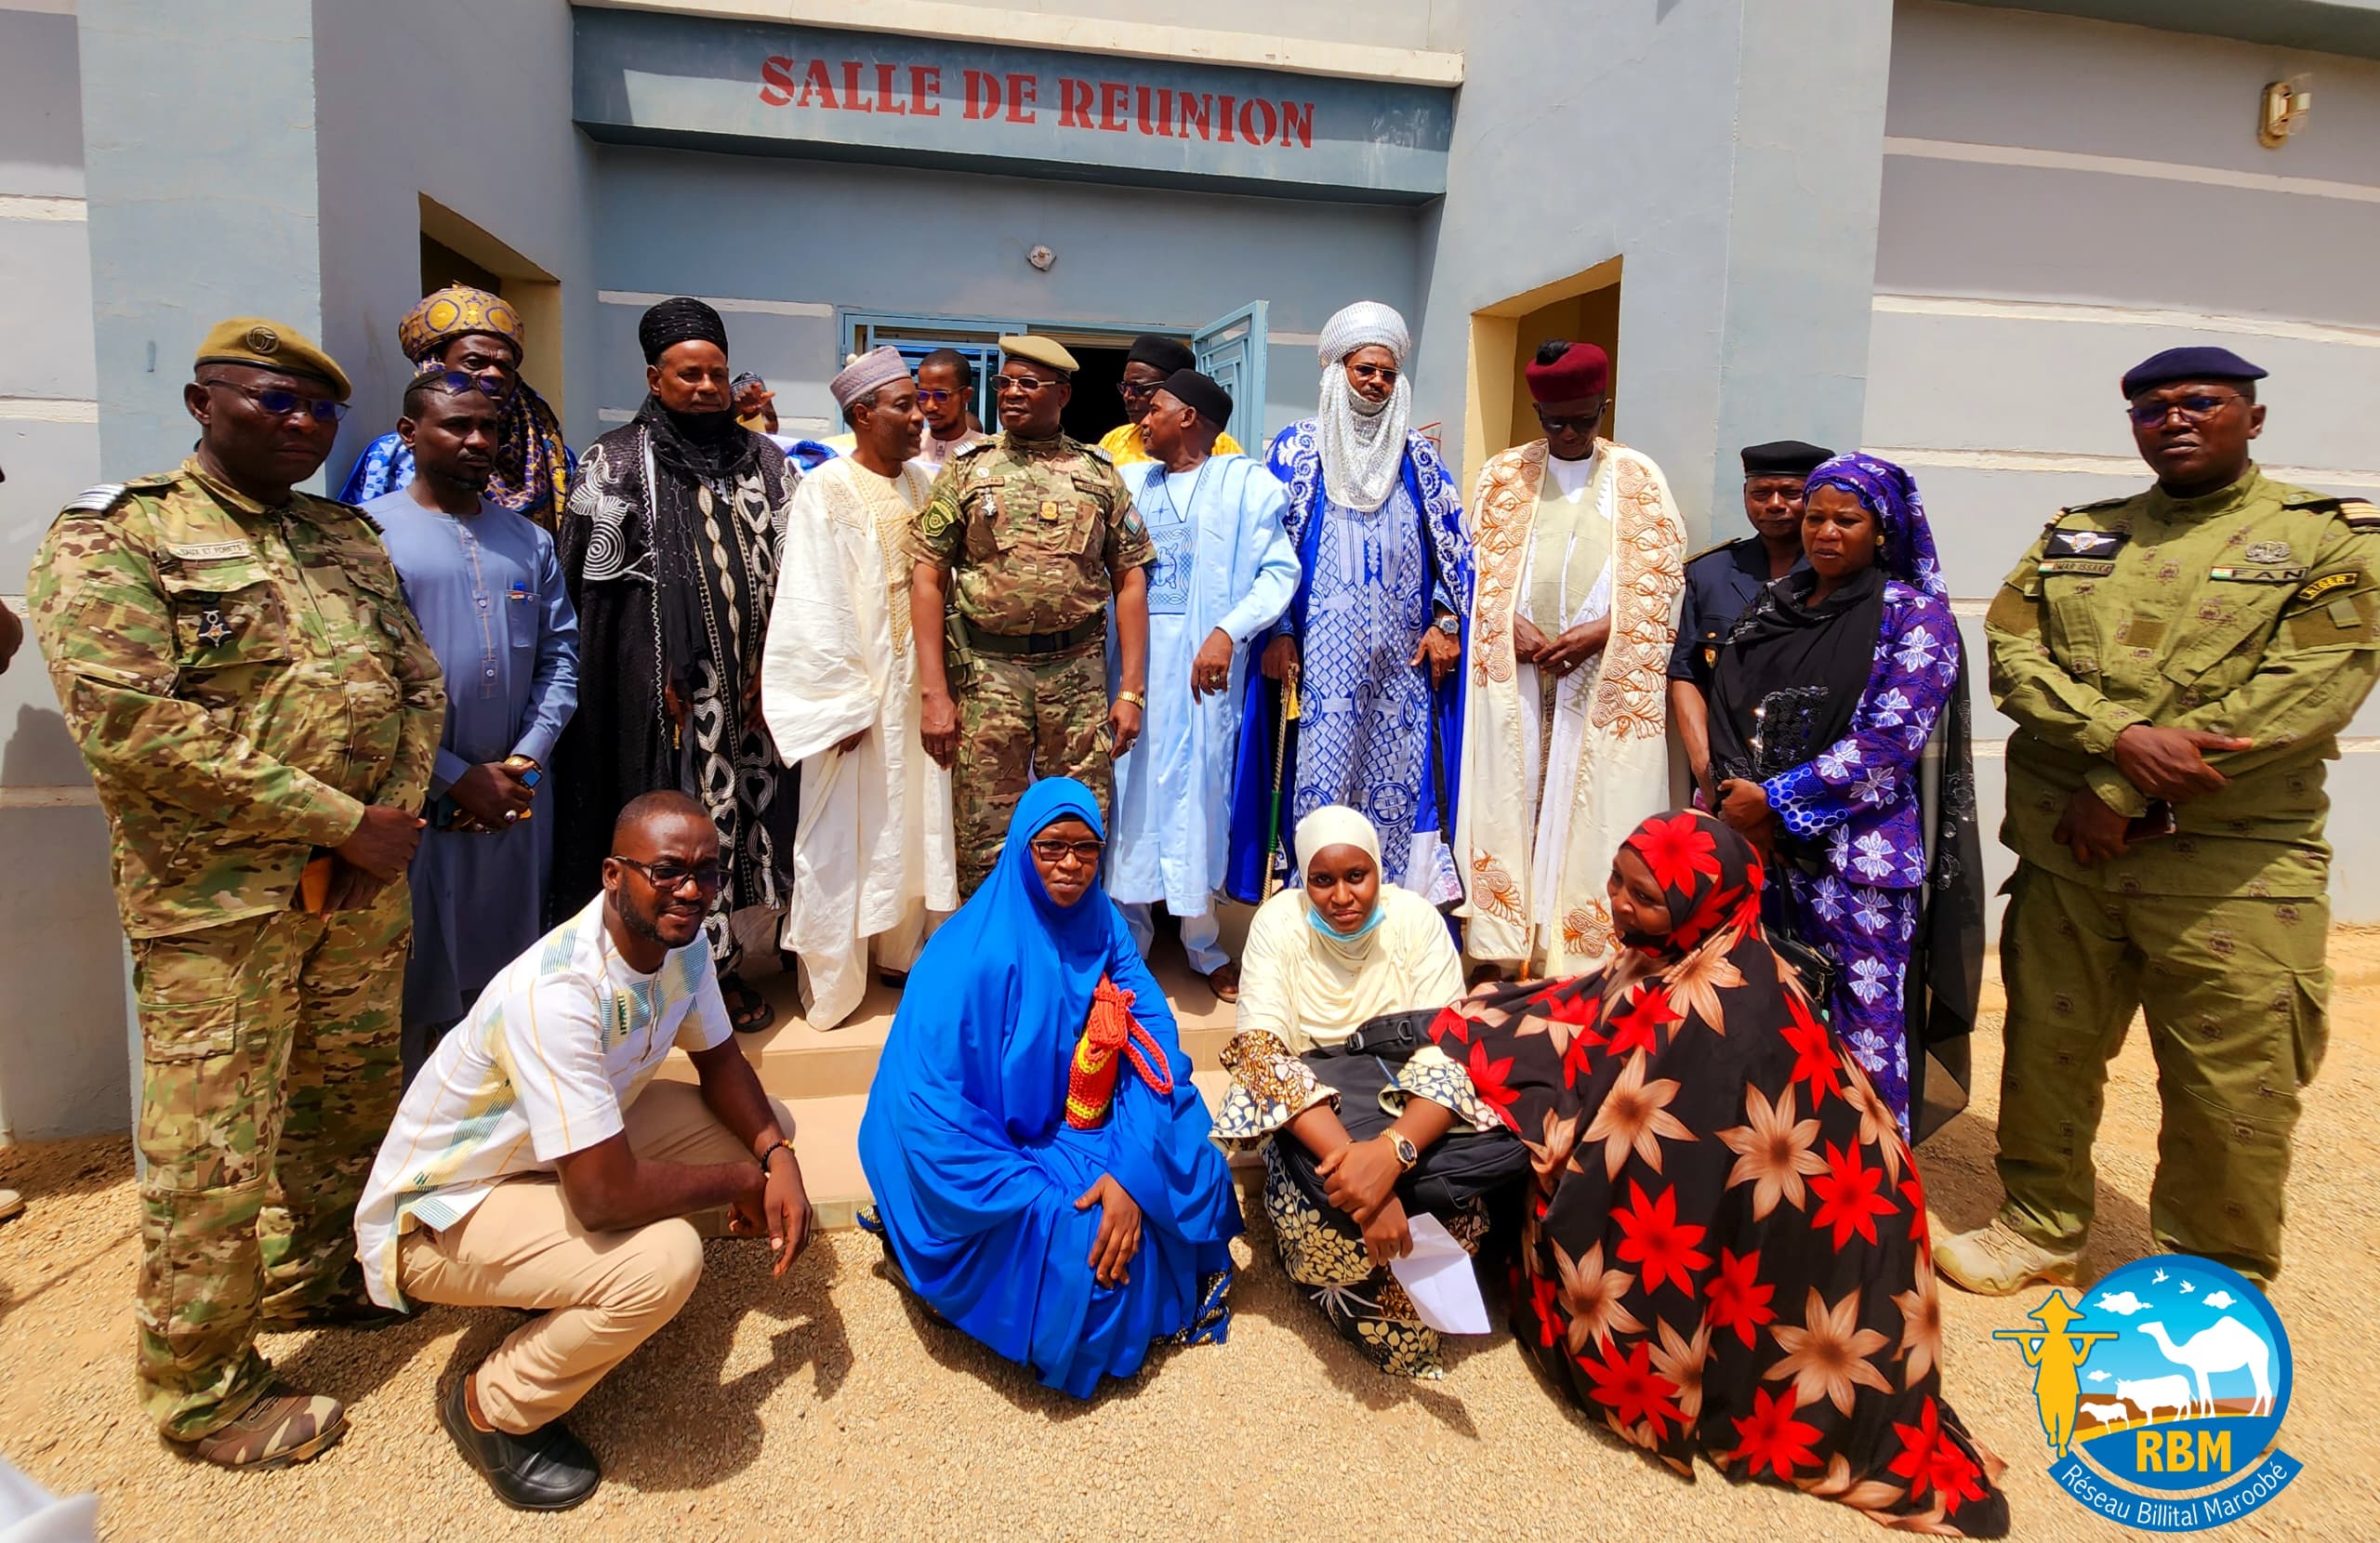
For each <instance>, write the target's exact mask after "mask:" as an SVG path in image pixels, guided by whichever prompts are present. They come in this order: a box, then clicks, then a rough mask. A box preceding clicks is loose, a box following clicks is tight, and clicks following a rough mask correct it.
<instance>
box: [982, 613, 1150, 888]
mask: <svg viewBox="0 0 2380 1543" xmlns="http://www.w3.org/2000/svg"><path fill="white" fill-rule="evenodd" d="M1036 777H1072V778H1074V779H1075V780H1076V781H1077V782H1079V783H1081V784H1082V785H1084V786H1086V787H1088V788H1090V789H1091V796H1092V797H1093V798H1097V799H1098V800H1099V814H1100V818H1101V819H1103V820H1104V819H1105V818H1107V815H1108V809H1109V802H1110V799H1111V798H1112V797H1113V793H1114V787H1115V763H1114V762H1113V761H1112V760H1110V759H1109V758H1108V755H1107V645H1106V643H1105V641H1104V640H1094V641H1091V642H1089V643H1085V644H1084V645H1083V646H1082V647H1080V648H1078V649H1076V650H1074V651H1072V652H1070V653H1047V654H1041V655H1038V656H1037V657H1032V658H1022V657H1016V656H1012V655H1008V654H998V653H974V654H972V655H971V656H970V658H969V659H968V662H967V680H966V684H965V685H964V686H963V687H962V688H961V689H960V691H959V760H958V763H957V764H956V765H955V766H953V767H952V768H951V772H950V802H951V816H952V821H953V824H955V825H956V827H957V829H956V832H955V834H956V836H957V839H958V847H959V851H958V858H959V898H960V899H962V900H964V899H965V898H966V897H967V896H969V895H972V894H973V893H974V892H975V887H976V886H977V885H979V884H981V883H983V882H984V880H985V878H987V877H990V876H991V872H992V865H993V864H996V863H998V861H999V856H1000V844H1001V843H1002V842H1003V841H1005V840H1007V838H1008V821H1009V816H1010V815H1011V814H1013V813H1014V812H1015V811H1016V801H1017V800H1018V799H1019V798H1024V797H1025V787H1026V785H1029V784H1030V783H1031V782H1032V781H1033V779H1034V778H1036Z"/></svg>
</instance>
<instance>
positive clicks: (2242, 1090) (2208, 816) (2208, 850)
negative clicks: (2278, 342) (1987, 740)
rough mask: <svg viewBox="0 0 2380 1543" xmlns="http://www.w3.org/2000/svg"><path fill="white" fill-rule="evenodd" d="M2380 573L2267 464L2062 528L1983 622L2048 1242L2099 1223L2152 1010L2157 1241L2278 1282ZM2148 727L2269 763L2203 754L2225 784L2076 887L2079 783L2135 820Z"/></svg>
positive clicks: (2011, 1145)
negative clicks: (2340, 738) (2330, 835)
mask: <svg viewBox="0 0 2380 1543" xmlns="http://www.w3.org/2000/svg"><path fill="white" fill-rule="evenodd" d="M2375 564H2380V511H2375V510H2374V509H2373V508H2372V506H2371V505H2369V504H2364V503H2360V502H2359V501H2356V500H2351V499H2341V498H2334V497H2330V496H2327V495H2322V494H2317V493H2308V492H2307V491H2305V490H2304V489H2302V488H2295V487H2291V486H2290V485H2288V484H2287V483H2285V482H2277V481H2272V480H2271V479H2270V478H2268V477H2266V476H2265V475H2264V474H2263V473H2262V472H2260V471H2258V470H2256V469H2255V468H2254V467H2251V468H2249V470H2248V472H2247V474H2246V475H2245V476H2244V477H2242V478H2241V480H2240V481H2238V482H2236V483H2234V484H2232V485H2231V486H2230V487H2228V488H2226V489H2224V490H2222V491H2221V492H2218V493H2213V494H2208V495H2204V496H2202V497H2198V498H2188V499H2177V498H2175V497H2172V496H2170V495H2167V494H2165V493H2164V492H2163V491H2162V490H2160V489H2153V488H2152V489H2151V490H2149V492H2147V493H2143V494H2139V495H2135V496H2133V497H2130V498H2122V499H2111V500H2109V501H2108V502H2106V503H2099V504H2086V505H2083V506H2081V507H2079V508H2070V509H2067V510H2064V511H2062V512H2061V513H2060V514H2059V515H2058V517H2057V518H2056V520H2054V521H2051V522H2050V524H2049V526H2048V528H2047V529H2046V530H2045V531H2044V532H2043V535H2042V538H2041V539H2040V540H2039V541H2037V542H2035V543H2034V544H2033V547H2032V549H2031V550H2030V551H2029V552H2028V553H2026V555H2025V560H2023V561H2022V562H2020V563H2018V564H2017V566H2016V572H2014V573H2013V574H2009V576H2008V579H2007V582H2006V583H2005V585H2003V587H2002V588H2001V590H2000V593H1999V596H1998V598H1997V599H1995V600H1993V601H1992V604H1991V609H1990V613H1989V614H1988V616H1987V617H1986V619H1985V623H1984V629H1985V633H1986V636H1987V637H1988V638H1989V639H1990V648H1991V694H1992V699H1993V700H1994V701H1995V702H1997V703H1998V704H1999V705H2000V706H2001V708H2002V710H2003V711H2004V712H2006V713H2007V714H2008V715H2009V716H2010V717H2011V718H2013V719H2016V723H2017V726H2018V728H2017V732H2016V734H2015V735H2013V736H2012V737H2011V738H2010V740H2009V742H2008V811H2007V818H2006V821H2005V823H2004V824H2003V826H2002V828H2001V838H2002V839H2003V841H2005V842H2006V843H2007V844H2008V845H2009V846H2010V847H2011V848H2013V849H2014V850H2015V851H2016V854H2017V857H2018V859H2019V862H2018V864H2017V868H2016V876H2015V877H2013V878H2012V879H2011V880H2010V881H2009V890H2008V894H2009V903H2008V913H2007V917H2006V919H2005V920H2004V921H2003V924H2002V930H2001V964H2002V973H2003V976H2004V978H2005V980H2006V982H2007V987H2008V1026H2007V1031H2006V1040H2007V1047H2006V1062H2005V1067H2004V1070H2003V1075H2002V1083H2001V1101H2000V1177H2001V1181H2002V1183H2003V1185H2004V1186H2005V1187H2006V1190H2007V1192H2008V1200H2007V1206H2006V1207H2005V1209H2004V1210H2003V1219H2004V1220H2006V1221H2007V1222H2008V1224H2009V1225H2010V1226H2012V1227H2013V1228H2014V1229H2015V1230H2016V1231H2017V1232H2018V1233H2022V1234H2024V1235H2026V1236H2027V1237H2030V1239H2032V1240H2033V1241H2034V1242H2036V1243H2038V1244H2042V1245H2043V1246H2049V1247H2054V1248H2059V1249H2073V1248H2076V1247H2079V1246H2081V1243H2082V1240H2083V1234H2084V1233H2086V1232H2087V1230H2088V1229H2089V1227H2090V1223H2091V1214H2092V1184H2093V1180H2094V1178H2095V1172H2094V1169H2093V1167H2092V1162H2091V1142H2092V1138H2093V1137H2094V1135H2095V1134H2096V1131H2097V1129H2098V1125H2099V1114H2100V1109H2101V1103H2102V1096H2103V1092H2104V1088H2105V1085H2106V1080H2107V1062H2108V1060H2109V1057H2110V1056H2112V1055H2113V1054H2114V1053H2115V1051H2116V1048H2117V1047H2118V1046H2119V1045H2120V1044H2121V1043H2122V1038H2123V1035H2124V1031H2125V1029H2126V1027H2127V1026H2128V1025H2129V1023H2130V1022H2131V1020H2132V1015H2133V1012H2134V1009H2135V1008H2141V1009H2146V1011H2147V1016H2148V1023H2149V1043H2150V1046H2151V1048H2153V1049H2154V1051H2155V1052H2156V1057H2157V1068H2158V1086H2159V1091H2160V1094H2161V1097H2162V1101H2163V1124H2162V1129H2161V1131H2160V1134H2159V1138H2158V1165H2157V1179H2156V1184H2155V1187H2154V1189H2153V1191H2152V1193H2151V1195H2150V1200H2149V1226H2150V1231H2151V1232H2152V1233H2153V1234H2154V1236H2155V1237H2156V1240H2157V1242H2158V1243H2159V1245H2160V1246H2163V1247H2166V1248H2171V1249H2175V1250H2178V1251H2182V1252H2187V1253H2194V1254H2202V1255H2204V1256H2206V1257H2208V1258H2211V1259H2217V1260H2220V1261H2222V1262H2224V1263H2226V1264H2229V1265H2231V1266H2233V1267H2234V1268H2236V1269H2238V1270H2240V1271H2241V1272H2243V1273H2247V1274H2250V1275H2254V1276H2255V1277H2257V1278H2259V1279H2266V1280H2268V1279H2270V1278H2271V1277H2272V1275H2273V1274H2274V1273H2275V1272H2277V1271H2278V1270H2279V1269H2280V1268H2281V1190H2282V1182H2283V1180H2284V1179H2285V1178H2286V1177H2287V1175H2288V1172H2289V1157H2290V1140H2291V1132H2292V1130H2293V1129H2294V1127H2295V1126H2296V1123H2297V1114H2298V1098H2297V1089H2298V1088H2299V1087H2300V1086H2302V1085H2303V1084H2304V1083H2306V1082H2307V1080H2309V1079H2310V1078H2311V1077H2312V1076H2313V1075H2314V1071H2315V1068H2316V1067H2317V1066H2318V1065H2319V1064H2320V1062H2321V1056H2322V1048H2323V1044H2324V1040H2325V1037H2326V1034H2327V1025H2326V1021H2325V1013H2326V1010H2327V1004H2328V997H2329V991H2330V971H2329V969H2327V968H2326V967H2325V965H2324V963H2323V942H2324V935H2325V932H2326V930H2327V927H2328V923H2329V919H2330V909H2329V903H2328V899H2327V894H2328V889H2329V877H2330V848H2329V846H2328V845H2327V844H2326V843H2325V842H2324V841H2323V839H2322V823H2323V818H2324V816H2325V814H2326V813H2327V811H2328V810H2329V807H2330V805H2329V800H2328V798H2326V797H2325V796H2324V794H2323V791H2322V785H2323V778H2324V772H2325V770H2326V768H2325V764H2324V763H2325V762H2327V761H2328V760H2330V759H2331V758H2333V757H2334V756H2335V755H2337V753H2338V751H2337V745H2336V743H2335V736H2336V735H2337V733H2338V732H2339V731H2340V730H2341V729H2342V728H2344V727H2346V725H2347V721H2348V719H2351V718H2352V717H2353V716H2354V715H2355V712H2356V709H2357V708H2358V706H2360V705H2361V704H2362V701H2363V698H2364V695H2365V693H2366V692H2369V691H2370V690H2371V689H2372V684H2373V676H2374V673H2375V671H2380V587H2375V583H2374V577H2373V575H2374V573H2375ZM2137 723H2148V724H2153V725H2155V726H2157V727H2160V728H2179V729H2198V730H2203V731H2207V732H2215V733H2222V734H2228V735H2234V736H2238V737H2243V738H2247V739H2251V740H2254V742H2255V743H2254V748H2252V749H2248V750H2242V751H2238V752H2235V753H2214V754H2210V755H2209V756H2208V757H2207V759H2208V761H2209V763H2210V764H2211V765H2213V766H2214V767H2215V769H2216V770H2218V771H2220V772H2223V773H2224V775H2225V776H2227V777H2228V778H2229V779H2230V781H2229V785H2228V786H2226V787H2225V788H2223V789H2222V790H2221V791H2220V792H2217V793H2215V794H2213V795H2210V796H2208V797H2206V798H2198V799H2194V800H2191V801H2189V802H2186V803H2184V804H2182V805H2180V806H2179V808H2178V809H2177V810H2176V811H2175V819H2176V830H2175V834H2174V835H2171V836H2167V837H2159V838H2154V839H2148V840H2144V841H2141V842H2140V843H2138V844H2137V845H2135V846H2134V847H2133V848H2132V849H2131V850H2129V851H2126V852H2125V853H2124V855H2122V857H2119V858H2117V859H2115V860H2113V861H2112V862H2109V863H2104V864H2098V865H2096V866H2093V867H2087V868H2086V867H2083V866H2082V865H2080V864H2077V863H2076V862H2075V861H2074V858H2073V855H2072V853H2071V852H2070V851H2069V850H2068V849H2067V848H2066V847H2064V846H2062V845H2060V844H2059V843H2058V842H2057V841H2056V840H2054V839H2053V838H2052V833H2053V832H2054V831H2055V830H2056V826H2057V823H2058V819H2059V816H2060V814H2061V813H2062V812H2063V811H2064V810H2065V807H2066V802H2067V799H2068V798H2069V795H2070V794H2071V793H2072V792H2073V791H2074V789H2075V788H2077V787H2078V786H2083V785H2087V786H2089V787H2090V788H2092V789H2093V790H2094V791H2095V792H2096V793H2097V794H2098V795H2099V796H2100V797H2101V798H2103V799H2105V800H2106V801H2107V802H2108V803H2109V805H2110V806H2111V807H2113V808H2115V809H2117V810H2118V811H2122V812H2123V813H2126V814H2131V815H2135V816H2137V815H2140V814H2142V813H2144V812H2145V811H2146V810H2147V808H2148V803H2147V800H2146V799H2144V798H2142V796H2141V795H2140V793H2139V791H2138V790H2137V789H2135V788H2134V787H2133V786H2132V785H2131V784H2129V783H2128V782H2126V781H2125V780H2124V778H2123V777H2122V774H2121V773H2119V772H2117V770H2116V767H2115V763H2114V762H2113V761H2112V760H2110V759H2109V758H2108V757H2109V748H2110V746H2112V745H2114V744H2115V740H2116V736H2117V735H2118V734H2119V733H2121V732H2122V731H2123V730H2124V729H2126V728H2127V727H2129V726H2131V725H2133V724H2137Z"/></svg>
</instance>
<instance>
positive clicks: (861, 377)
mask: <svg viewBox="0 0 2380 1543" xmlns="http://www.w3.org/2000/svg"><path fill="white" fill-rule="evenodd" d="M908 378H909V362H908V361H907V360H906V359H904V358H902V357H901V350H900V349H896V348H894V347H893V345H892V344H890V343H887V344H884V345H883V346H882V347H880V348H873V349H868V350H867V351H866V353H855V354H853V355H852V356H851V358H850V361H849V363H845V364H844V365H843V368H842V372H841V373H840V375H838V376H835V378H834V379H832V380H830V381H828V382H826V389H827V390H829V391H832V392H833V393H834V394H835V405H836V406H837V407H840V408H842V409H844V410H845V411H849V410H850V408H851V404H852V403H853V402H858V401H861V400H862V399H864V398H866V397H870V396H873V395H875V394H876V392H877V390H878V389H879V388H882V387H886V386H890V385H892V384H893V382H894V381H896V380H906V379H908Z"/></svg>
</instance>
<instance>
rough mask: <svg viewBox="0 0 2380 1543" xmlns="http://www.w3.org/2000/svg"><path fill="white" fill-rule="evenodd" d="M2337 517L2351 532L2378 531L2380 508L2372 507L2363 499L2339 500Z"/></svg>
mask: <svg viewBox="0 0 2380 1543" xmlns="http://www.w3.org/2000/svg"><path fill="white" fill-rule="evenodd" d="M2338 515H2339V518H2340V519H2342V520H2344V521H2347V529H2349V530H2351V531H2380V507H2374V506H2373V504H2371V503H2369V502H2367V501H2366V500H2364V499H2361V498H2342V499H2340V500H2339V502H2338Z"/></svg>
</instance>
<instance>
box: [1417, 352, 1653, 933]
mask: <svg viewBox="0 0 2380 1543" xmlns="http://www.w3.org/2000/svg"><path fill="white" fill-rule="evenodd" d="M1527 378H1528V388H1529V394H1530V396H1531V398H1532V399H1533V401H1534V402H1535V404H1536V408H1537V416H1538V422H1539V424H1540V426H1541V427H1543V428H1544V429H1545V431H1546V437H1545V438H1544V439H1541V440H1535V441H1532V442H1529V443H1527V444H1525V445H1522V446H1519V447H1518V448H1516V449H1513V450H1507V451H1505V452H1504V453H1503V454H1501V455H1497V456H1495V457H1494V458H1492V459H1491V460H1489V461H1488V465H1487V468H1485V469H1484V470H1483V471H1482V472H1481V474H1480V479H1479V487H1478V491H1477V494H1476V495H1475V496H1474V498H1473V500H1472V502H1471V512H1470V521H1471V537H1472V541H1473V544H1474V551H1475V554H1476V560H1475V572H1476V577H1475V579H1474V590H1473V602H1472V645H1471V660H1470V664H1471V670H1470V677H1469V679H1467V680H1466V681H1465V682H1464V700H1463V737H1462V753H1463V772H1462V790H1463V798H1462V808H1461V811H1460V814H1459V816H1458V819H1457V828H1456V850H1457V851H1458V852H1459V853H1460V854H1461V859H1462V864H1463V876H1464V881H1465V883H1466V885H1467V886H1468V898H1467V901H1466V903H1465V904H1464V906H1463V909H1462V914H1463V915H1464V916H1466V917H1469V918H1470V922H1469V926H1468V929H1467V930H1466V933H1465V946H1466V949H1467V951H1468V952H1469V953H1470V955H1471V956H1472V957H1473V958H1474V959H1477V960H1480V961H1482V962H1484V963H1488V964H1492V965H1495V966H1497V967H1499V968H1500V969H1503V970H1505V971H1506V972H1508V973H1511V974H1515V975H1549V976H1554V975H1571V974H1577V973H1579V972H1580V971H1583V970H1585V969H1590V968H1592V967H1593V966H1594V965H1595V964H1596V963H1598V962H1599V961H1600V960H1602V959H1603V958H1604V957H1605V956H1607V954H1608V953H1609V952H1610V949H1611V945H1612V933H1611V911H1610V906H1609V903H1608V900H1607V895H1606V892H1605V882H1606V880H1607V878H1608V877H1610V874H1611V860H1612V857H1613V855H1614V853H1615V852H1616V851H1618V849H1619V845H1620V839H1621V838H1622V837H1625V836H1626V835H1627V834H1628V832H1629V831H1630V830H1632V829H1633V828H1634V826H1635V825H1636V824H1637V823H1638V822H1640V821H1642V820H1643V819H1644V818H1645V817H1646V815H1648V814H1652V813H1656V812H1658V811H1659V810H1660V809H1662V808H1663V807H1664V806H1665V805H1666V804H1667V802H1668V798H1669V759H1668V740H1667V726H1668V720H1667V702H1666V696H1667V686H1668V679H1667V676H1668V667H1669V656H1670V650H1671V647H1672V644H1673V640H1674V639H1675V637H1676V633H1677V613H1678V599H1679V594H1680V591H1681V589H1682V587H1683V584H1684V575H1685V564H1684V548H1685V546H1686V526H1685V523H1684V521H1681V520H1680V519H1679V517H1678V512H1677V507H1676V505H1675V503H1674V502H1673V500H1672V499H1671V497H1670V491H1669V483H1668V481H1666V480H1665V479H1664V478H1663V477H1662V476H1661V470H1660V468H1659V467H1657V466H1655V465H1654V464H1653V463H1652V461H1650V460H1649V459H1647V458H1646V456H1644V455H1639V454H1637V453H1636V452H1635V451H1633V450H1631V449H1629V448H1628V447H1627V446H1625V445H1621V444H1616V443H1614V442H1611V441H1609V440H1606V439H1601V438H1599V437H1598V436H1597V431H1598V429H1600V427H1601V425H1602V422H1603V417H1604V410H1605V407H1606V405H1607V402H1609V400H1610V386H1611V364H1610V361H1609V359H1608V358H1607V356H1606V355H1605V353H1604V351H1603V349H1599V348H1596V347H1595V346H1594V345H1593V344H1592V343H1566V342H1561V341H1555V342H1550V343H1547V344H1546V345H1544V346H1543V347H1541V348H1540V349H1539V350H1538V356H1537V360H1536V362H1535V363H1532V364H1530V365H1529V366H1528V368H1527Z"/></svg>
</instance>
